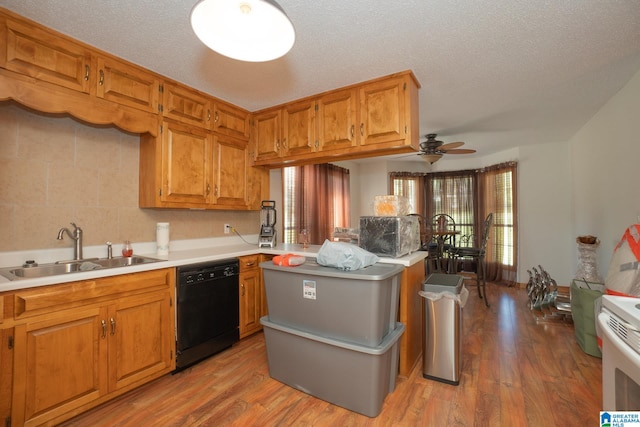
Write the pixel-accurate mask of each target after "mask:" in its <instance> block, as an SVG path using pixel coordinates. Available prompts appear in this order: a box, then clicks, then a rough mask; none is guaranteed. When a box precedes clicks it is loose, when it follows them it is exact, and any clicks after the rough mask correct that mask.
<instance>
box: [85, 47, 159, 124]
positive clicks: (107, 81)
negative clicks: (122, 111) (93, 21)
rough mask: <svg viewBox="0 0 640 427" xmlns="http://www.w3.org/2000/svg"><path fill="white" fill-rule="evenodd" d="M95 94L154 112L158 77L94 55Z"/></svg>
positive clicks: (156, 104) (138, 68) (140, 69)
mask: <svg viewBox="0 0 640 427" xmlns="http://www.w3.org/2000/svg"><path fill="white" fill-rule="evenodd" d="M97 65H98V67H97V70H96V79H95V81H96V96H97V97H98V98H102V99H106V100H108V101H113V102H117V103H118V104H122V105H128V106H130V107H134V108H138V109H140V110H143V111H147V112H149V113H158V97H159V92H160V80H159V79H158V77H157V76H155V75H154V74H152V73H150V72H147V71H146V70H144V69H142V68H140V67H136V66H134V65H131V64H127V63H124V62H121V61H118V60H116V59H112V58H106V57H100V56H99V57H98V59H97Z"/></svg>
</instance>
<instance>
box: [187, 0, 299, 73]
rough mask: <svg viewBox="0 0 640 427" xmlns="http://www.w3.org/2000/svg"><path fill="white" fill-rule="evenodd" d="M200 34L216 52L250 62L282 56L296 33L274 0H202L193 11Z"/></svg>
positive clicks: (200, 37) (197, 31) (195, 28)
mask: <svg viewBox="0 0 640 427" xmlns="http://www.w3.org/2000/svg"><path fill="white" fill-rule="evenodd" d="M191 27H192V28H193V31H194V32H195V33H196V36H198V38H199V39H200V40H201V41H202V42H203V43H204V44H205V45H207V46H208V47H209V48H211V49H213V50H215V51H216V52H218V53H220V54H222V55H224V56H228V57H229V58H233V59H238V60H240V61H248V62H264V61H271V60H273V59H277V58H280V57H281V56H283V55H285V54H286V53H287V52H289V50H291V48H292V47H293V42H294V41H295V39H296V33H295V30H294V28H293V24H292V23H291V21H289V18H288V17H287V14H286V13H284V10H282V8H281V7H280V5H279V4H278V3H276V2H275V1H273V0H202V1H201V2H199V3H198V4H196V5H195V6H194V7H193V10H191Z"/></svg>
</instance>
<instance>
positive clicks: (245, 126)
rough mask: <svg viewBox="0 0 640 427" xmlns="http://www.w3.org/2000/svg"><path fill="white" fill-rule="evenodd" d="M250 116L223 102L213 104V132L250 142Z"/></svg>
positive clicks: (246, 112) (216, 101)
mask: <svg viewBox="0 0 640 427" xmlns="http://www.w3.org/2000/svg"><path fill="white" fill-rule="evenodd" d="M249 118H250V114H249V112H248V111H245V110H243V109H241V108H238V107H234V106H233V105H231V104H227V103H225V102H222V101H218V100H215V101H214V103H213V131H214V132H217V133H220V134H223V135H227V136H232V137H234V138H238V139H243V140H248V139H249V136H250V135H251V125H250V122H249Z"/></svg>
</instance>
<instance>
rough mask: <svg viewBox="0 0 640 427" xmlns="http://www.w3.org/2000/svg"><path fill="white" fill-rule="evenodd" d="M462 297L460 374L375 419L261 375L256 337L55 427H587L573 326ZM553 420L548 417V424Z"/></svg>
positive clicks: (522, 295)
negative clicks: (457, 381)
mask: <svg viewBox="0 0 640 427" xmlns="http://www.w3.org/2000/svg"><path fill="white" fill-rule="evenodd" d="M487 291H488V294H489V300H490V302H491V306H490V307H488V308H487V307H485V305H484V301H483V300H481V299H479V298H478V297H477V294H476V293H475V289H470V295H469V300H468V302H467V305H466V306H465V308H464V309H463V336H462V337H461V340H462V361H461V362H462V374H461V377H460V384H459V385H458V386H453V385H449V384H445V383H442V382H438V381H433V380H428V379H424V378H423V377H422V362H421V361H420V362H419V363H418V365H417V366H416V367H415V369H414V370H413V371H412V372H411V374H410V375H409V376H407V377H401V378H398V381H397V383H396V389H395V391H394V392H393V393H391V394H389V395H388V396H387V397H386V399H385V401H384V403H383V405H382V410H381V413H380V415H379V416H377V417H375V418H370V417H366V416H364V415H361V414H358V413H355V412H352V411H349V410H348V409H345V408H341V407H339V406H336V405H333V404H331V403H329V402H326V401H323V400H320V399H317V398H315V397H313V396H309V395H307V394H305V393H303V392H301V391H299V390H296V389H294V388H292V387H290V386H288V385H285V384H282V383H280V382H278V381H276V380H274V379H272V378H271V377H270V376H269V367H268V360H267V356H266V346H265V340H264V335H263V334H262V333H258V334H255V335H253V336H250V337H247V338H245V339H243V340H242V341H240V342H239V343H237V344H235V345H234V346H233V347H232V348H230V349H228V350H225V351H224V352H222V353H220V354H218V355H215V356H213V357H211V358H208V359H206V360H204V361H202V362H200V363H198V364H196V365H194V366H192V367H190V368H188V369H186V370H185V371H183V372H180V373H177V374H175V375H167V376H165V377H162V378H159V379H158V380H156V381H154V382H152V383H150V384H147V385H145V386H143V387H141V388H139V389H137V390H134V391H132V392H130V393H128V394H126V395H124V396H121V397H120V398H118V399H115V400H114V401H112V402H109V403H106V404H104V405H102V406H100V407H98V408H95V409H93V410H91V411H89V412H86V413H84V414H81V415H79V416H77V417H75V418H73V419H71V420H69V421H67V422H66V423H64V424H63V426H67V427H69V426H74V427H85V426H91V427H94V426H99V427H102V426H105V427H106V426H109V427H111V426H120V427H146V426H147V425H153V426H162V427H167V426H168V427H173V426H176V427H178V426H180V427H185V426H216V427H217V426H242V427H244V426H265V427H270V426H296V427H297V426H317V427H324V426H354V427H364V426H376V427H377V426H393V427H396V426H402V427H404V426H431V425H447V426H496V425H509V426H531V427H537V426H540V425H552V424H555V425H585V426H586V425H594V424H596V423H597V417H598V413H599V410H600V407H601V405H602V391H601V390H602V366H601V359H599V358H596V357H593V356H590V355H587V354H585V353H584V352H582V350H581V349H580V347H579V346H578V344H577V343H576V340H575V335H574V331H573V326H572V325H571V324H570V323H567V322H549V321H546V320H545V319H544V318H543V317H542V314H541V313H539V312H532V311H531V310H530V309H529V307H528V304H527V298H526V292H525V291H524V290H523V289H517V288H506V287H501V286H498V285H495V284H487ZM552 414H553V416H552Z"/></svg>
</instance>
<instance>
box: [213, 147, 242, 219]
mask: <svg viewBox="0 0 640 427" xmlns="http://www.w3.org/2000/svg"><path fill="white" fill-rule="evenodd" d="M213 139H214V144H213V147H214V182H215V184H214V191H213V203H214V204H216V205H218V206H228V207H236V208H243V209H246V207H247V203H248V197H247V181H248V174H247V173H248V170H247V169H248V167H249V154H248V144H249V143H248V141H241V140H237V139H234V138H230V137H228V136H223V135H215V136H214V138H213Z"/></svg>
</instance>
